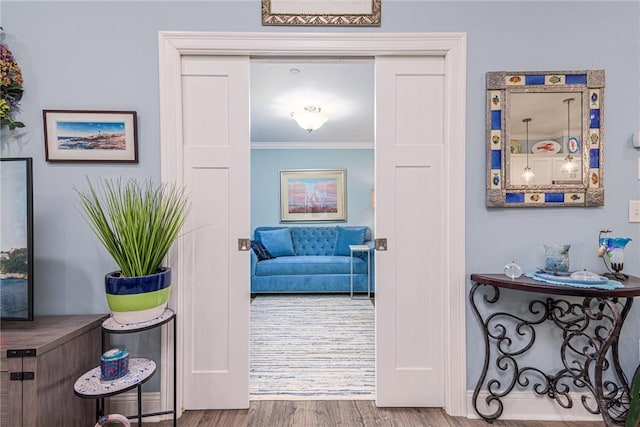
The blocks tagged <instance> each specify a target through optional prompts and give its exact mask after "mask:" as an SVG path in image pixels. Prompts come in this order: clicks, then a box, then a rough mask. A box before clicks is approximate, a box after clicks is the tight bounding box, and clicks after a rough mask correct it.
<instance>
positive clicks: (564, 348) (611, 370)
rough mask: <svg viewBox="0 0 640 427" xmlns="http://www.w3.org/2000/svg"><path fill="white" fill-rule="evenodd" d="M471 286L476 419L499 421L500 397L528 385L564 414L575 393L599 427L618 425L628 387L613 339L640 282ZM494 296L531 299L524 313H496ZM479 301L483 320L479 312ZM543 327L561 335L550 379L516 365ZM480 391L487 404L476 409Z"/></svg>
mask: <svg viewBox="0 0 640 427" xmlns="http://www.w3.org/2000/svg"><path fill="white" fill-rule="evenodd" d="M471 281H472V282H473V286H472V288H471V290H470V292H469V301H470V303H471V309H472V310H473V313H474V314H475V316H476V318H477V319H478V321H479V323H480V326H481V328H482V332H483V335H484V344H485V355H484V364H483V368H482V373H481V374H480V378H479V379H478V382H477V383H476V386H475V389H474V392H473V398H472V403H473V408H474V410H475V411H476V413H477V414H478V415H479V416H480V417H482V418H483V419H484V420H486V421H489V422H491V421H493V420H496V419H497V418H498V417H500V416H501V415H502V411H503V402H502V399H503V398H504V397H506V396H507V395H508V394H509V393H510V392H511V391H513V389H514V388H516V387H517V386H518V387H521V388H526V387H529V386H531V387H532V388H533V391H534V392H535V393H537V394H539V395H543V396H544V395H546V396H548V397H549V398H551V399H554V400H555V401H556V402H557V403H558V404H559V405H560V406H562V407H564V408H571V407H572V406H573V401H572V397H571V395H570V392H571V393H573V392H580V393H582V395H581V403H582V405H583V406H584V407H585V409H586V410H587V411H589V412H590V413H592V414H601V415H602V419H603V421H604V423H605V425H607V426H612V425H614V424H623V423H624V420H625V418H626V414H627V411H628V409H629V382H628V380H627V378H626V377H625V375H624V372H623V371H622V368H621V367H620V360H619V354H618V351H619V350H618V339H619V336H620V331H621V329H622V326H623V324H624V321H625V319H626V317H627V315H628V314H629V310H631V305H632V304H633V298H634V297H637V296H640V278H637V277H633V276H629V279H628V280H626V281H624V282H622V283H623V285H624V287H622V288H618V289H614V290H601V289H594V288H579V287H574V286H568V285H554V284H549V283H545V282H540V281H536V280H533V279H530V278H528V277H525V276H522V277H519V278H517V279H513V280H512V279H510V278H509V277H507V276H505V275H504V274H472V275H471ZM500 289H511V290H515V291H523V292H526V293H527V295H529V296H531V298H530V300H529V301H528V305H527V306H526V312H525V310H513V311H515V313H507V312H501V311H497V310H495V309H496V308H500V307H498V306H496V305H495V304H496V303H497V302H498V300H499V299H500ZM561 297H571V298H570V300H569V299H562V298H561ZM572 297H577V298H572ZM480 302H483V304H482V307H483V310H482V311H483V312H484V313H481V310H480V309H479V306H478V303H480ZM547 322H550V323H551V324H553V325H555V326H556V327H558V328H559V329H560V331H561V334H562V343H560V345H559V354H560V358H561V359H562V367H560V368H559V369H558V370H557V371H555V372H551V373H549V372H544V371H543V370H542V369H540V368H537V367H531V366H521V364H524V362H523V361H522V360H521V358H520V356H522V355H523V354H524V353H526V352H527V351H528V350H529V349H531V348H532V347H533V344H534V342H535V339H536V328H535V327H536V326H537V325H540V324H543V323H547ZM491 362H493V363H495V368H496V369H495V372H496V373H490V372H489V365H490V363H491ZM603 374H604V375H603ZM492 375H493V376H495V378H491V376H492ZM603 376H604V377H605V378H603ZM503 383H504V384H503ZM483 388H484V389H485V392H486V397H485V398H484V405H483V407H482V408H481V407H479V406H478V403H479V397H480V392H481V391H482V390H483Z"/></svg>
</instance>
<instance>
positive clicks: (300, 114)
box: [291, 105, 329, 133]
mask: <svg viewBox="0 0 640 427" xmlns="http://www.w3.org/2000/svg"><path fill="white" fill-rule="evenodd" d="M291 117H293V118H294V119H295V121H296V122H298V124H299V125H300V127H301V128H302V129H304V130H306V131H307V132H309V133H311V132H313V131H314V130H316V129H319V128H320V127H321V126H322V125H323V124H325V123H326V122H327V120H329V119H328V118H327V116H325V115H324V114H323V113H322V111H321V108H320V107H316V106H313V105H307V106H306V107H304V109H302V110H300V111H297V112H296V111H293V112H292V113H291Z"/></svg>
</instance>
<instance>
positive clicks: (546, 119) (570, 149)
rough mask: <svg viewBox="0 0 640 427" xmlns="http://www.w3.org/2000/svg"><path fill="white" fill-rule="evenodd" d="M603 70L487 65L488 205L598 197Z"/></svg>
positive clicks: (574, 202) (577, 202) (597, 202)
mask: <svg viewBox="0 0 640 427" xmlns="http://www.w3.org/2000/svg"><path fill="white" fill-rule="evenodd" d="M604 83H605V73H604V70H584V71H526V72H520V71H519V72H507V71H498V72H488V73H487V74H486V88H487V89H486V98H487V99H486V109H487V117H486V155H487V169H486V170H487V172H486V188H487V206H488V207H549V206H583V207H584V206H603V205H604V183H603V175H604V86H605V84H604Z"/></svg>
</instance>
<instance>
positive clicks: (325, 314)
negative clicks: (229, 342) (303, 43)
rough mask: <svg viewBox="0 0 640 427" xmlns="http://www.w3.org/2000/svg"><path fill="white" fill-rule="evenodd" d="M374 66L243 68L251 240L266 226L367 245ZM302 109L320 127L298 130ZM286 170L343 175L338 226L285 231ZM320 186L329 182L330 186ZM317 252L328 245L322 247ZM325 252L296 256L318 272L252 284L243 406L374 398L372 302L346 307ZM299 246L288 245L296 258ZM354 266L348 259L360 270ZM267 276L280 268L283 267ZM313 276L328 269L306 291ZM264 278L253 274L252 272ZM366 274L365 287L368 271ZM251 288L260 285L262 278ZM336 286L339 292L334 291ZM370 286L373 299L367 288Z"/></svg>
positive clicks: (263, 63) (262, 62) (266, 61)
mask: <svg viewBox="0 0 640 427" xmlns="http://www.w3.org/2000/svg"><path fill="white" fill-rule="evenodd" d="M373 61H374V60H373V58H349V57H334V58H318V57H316V58H312V57H302V58H300V57H282V58H264V57H262V58H261V57H257V58H252V59H251V61H250V82H251V84H250V93H251V102H250V104H251V148H252V149H251V232H252V233H255V231H254V230H256V228H258V227H265V226H267V227H287V228H290V227H304V228H305V230H309V231H310V232H314V231H313V230H315V227H329V228H335V227H336V226H341V227H350V226H351V227H353V226H358V227H367V228H368V229H369V234H368V239H371V236H372V235H373V228H374V207H373V202H372V192H373V188H374V181H375V176H374V128H375V122H374V92H375V88H374V62H373ZM305 107H306V108H307V109H309V108H310V107H313V108H314V109H317V111H319V112H321V114H322V116H323V117H324V118H325V120H326V122H325V123H324V124H322V126H321V127H319V128H316V129H311V130H310V129H306V128H303V127H302V126H301V125H299V124H298V123H297V122H296V121H295V120H294V118H295V116H296V113H297V112H299V111H301V110H303V109H304V108H305ZM291 170H296V171H309V172H310V173H314V172H315V171H323V170H342V171H344V176H345V179H344V181H345V182H344V183H343V184H344V188H342V189H340V191H342V192H344V194H342V195H343V196H344V202H345V203H344V206H343V207H342V208H343V209H344V210H345V216H346V218H345V219H344V220H343V221H326V220H322V221H317V220H316V221H313V220H308V218H306V217H307V216H312V215H301V216H302V217H303V218H302V220H299V221H294V222H284V221H283V219H285V217H286V216H283V211H282V210H283V209H285V208H286V206H283V205H282V198H283V197H285V195H283V194H281V193H282V191H283V187H282V185H283V184H282V183H281V182H280V173H281V172H282V171H291ZM327 181H328V182H330V183H332V182H331V178H327ZM307 185H309V186H311V185H313V186H314V188H313V189H309V194H311V195H312V196H313V195H314V194H322V196H323V197H322V200H323V201H322V202H319V203H318V206H320V205H323V206H324V204H326V203H331V202H327V201H325V200H333V196H334V195H333V194H325V189H324V188H322V191H318V190H317V189H316V188H315V186H324V185H326V183H324V182H322V181H319V182H318V183H314V181H310V182H309V183H307ZM305 191H307V190H305ZM329 192H331V190H329ZM335 196H337V195H335ZM311 198H312V197H307V198H306V199H311ZM305 203H307V206H306V207H305V210H306V211H307V212H311V211H313V210H314V209H315V208H316V207H315V206H311V205H310V204H312V203H314V202H313V201H312V200H311V201H310V200H306V202H305ZM336 203H337V202H336ZM292 209H293V208H292ZM296 209H298V208H297V207H296ZM336 210H337V207H336ZM318 216H322V213H320V214H319V215H318ZM298 230H299V229H298ZM252 238H254V236H252ZM316 243H318V242H316ZM324 243H327V244H328V245H327V247H326V248H325V247H324V246H322V244H324ZM333 243H334V242H324V241H323V242H321V243H320V244H318V250H317V251H316V250H311V251H310V252H305V254H306V253H313V256H314V257H315V256H316V255H320V257H318V258H313V259H310V261H311V260H312V261H314V262H318V260H320V259H322V260H323V262H324V260H326V264H323V265H322V266H318V265H316V264H313V265H310V268H309V269H306V268H303V269H301V271H298V272H297V273H298V274H295V275H289V276H287V277H283V278H282V279H281V281H280V283H274V284H273V286H271V287H270V286H269V285H264V286H259V285H256V288H258V289H259V292H258V293H256V292H254V291H255V289H253V288H252V291H251V293H252V296H255V298H254V299H252V304H251V320H250V323H251V326H250V343H251V344H250V384H249V392H250V399H251V400H265V399H266V400H291V399H296V398H297V399H327V398H330V399H360V400H361V399H374V398H375V328H374V326H375V325H374V324H375V312H374V310H375V307H374V305H373V303H372V302H373V301H372V300H371V301H364V300H362V299H360V298H358V299H355V300H351V299H350V296H349V290H350V289H349V270H348V267H349V266H348V264H347V263H346V260H347V257H344V258H341V259H340V262H341V264H338V263H337V261H336V259H337V258H335V257H329V256H327V255H333V253H329V252H333V249H334V248H333ZM359 243H364V242H359ZM300 244H303V243H302V242H298V241H297V240H295V239H294V244H293V246H294V247H295V248H296V249H297V248H298V246H299V245H300ZM370 244H371V245H372V243H370ZM320 246H322V247H323V249H322V250H321V249H320ZM326 251H328V252H326ZM325 252H326V253H325ZM371 252H373V251H371ZM299 255H303V256H305V255H304V254H299ZM356 255H357V254H356ZM371 255H373V254H371ZM251 258H252V262H251V276H252V281H253V276H254V274H255V272H256V264H257V259H256V257H255V255H252V257H251ZM300 259H302V258H300ZM300 259H298V260H297V261H300ZM363 259H365V258H364V257H357V258H356V261H358V262H360V264H359V266H360V267H361V266H362V265H361V264H364V262H363ZM278 262H279V260H278V261H271V263H278ZM265 264H266V263H265ZM271 267H272V268H275V269H278V268H281V269H285V268H286V267H285V266H282V264H280V265H278V264H276V265H272V266H271ZM314 268H325V269H328V270H327V271H325V273H331V274H330V275H325V277H327V278H328V279H327V280H326V281H325V280H313V281H312V282H311V283H310V282H309V281H308V279H309V276H310V275H312V274H314V273H315V270H314ZM332 268H334V269H335V270H331V269H332ZM264 269H266V267H265V266H264V265H261V266H259V269H258V272H260V271H262V270H264ZM336 272H340V274H339V275H336V274H334V273H336ZM273 274H274V275H276V274H277V272H273ZM369 275H370V276H369V278H370V279H371V280H372V282H373V280H374V277H373V272H370V273H369ZM294 276H295V277H294ZM361 276H362V274H360V275H358V278H359V279H360V278H361ZM319 278H321V276H316V277H314V279H319ZM263 279H264V280H263ZM269 279H271V277H269ZM260 280H262V282H261V283H266V278H265V277H261V278H260ZM275 281H276V280H274V282H275ZM336 281H340V283H339V284H335V283H333V282H336ZM256 282H257V281H256ZM327 282H332V283H327ZM359 282H360V280H359ZM285 283H286V284H285ZM332 285H335V286H337V289H336V288H333V287H331V286H332ZM358 285H361V283H358ZM372 285H373V290H375V283H372ZM265 286H266V287H265ZM287 286H291V290H290V291H287V290H285V289H286V288H287ZM360 288H361V286H357V287H356V290H357V291H359V290H360ZM364 295H365V296H366V293H365V294H364ZM357 296H358V297H360V296H362V294H360V293H358V294H357Z"/></svg>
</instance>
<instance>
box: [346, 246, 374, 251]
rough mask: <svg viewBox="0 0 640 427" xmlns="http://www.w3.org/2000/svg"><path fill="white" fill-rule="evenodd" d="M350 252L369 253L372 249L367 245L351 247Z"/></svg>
mask: <svg viewBox="0 0 640 427" xmlns="http://www.w3.org/2000/svg"><path fill="white" fill-rule="evenodd" d="M349 250H350V251H369V250H371V248H370V247H369V246H367V245H349Z"/></svg>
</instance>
